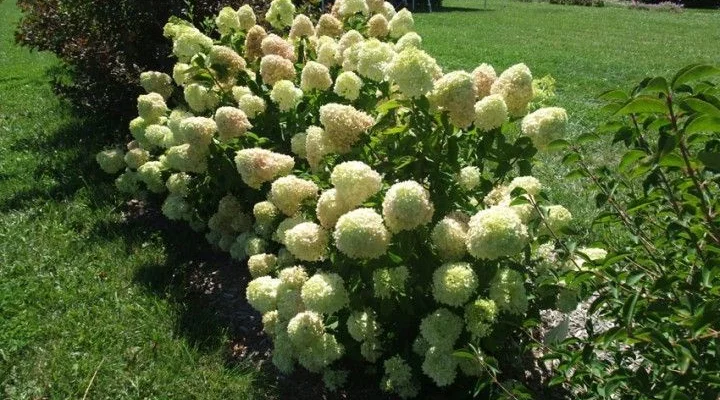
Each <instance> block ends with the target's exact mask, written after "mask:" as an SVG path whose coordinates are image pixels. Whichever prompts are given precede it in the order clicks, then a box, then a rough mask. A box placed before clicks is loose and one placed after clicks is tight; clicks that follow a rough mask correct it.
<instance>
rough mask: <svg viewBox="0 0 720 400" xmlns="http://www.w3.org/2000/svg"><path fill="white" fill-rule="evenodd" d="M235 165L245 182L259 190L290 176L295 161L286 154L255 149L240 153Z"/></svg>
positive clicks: (236, 157) (244, 150)
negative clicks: (271, 182) (282, 177)
mask: <svg viewBox="0 0 720 400" xmlns="http://www.w3.org/2000/svg"><path fill="white" fill-rule="evenodd" d="M235 165H236V166H237V170H238V172H239V173H240V176H241V177H242V180H243V182H245V183H246V184H247V185H248V186H250V187H251V188H255V189H259V188H260V185H262V184H263V183H264V182H269V181H272V180H273V179H275V178H276V177H279V176H284V175H287V174H289V173H290V172H291V171H292V169H293V166H294V165H295V161H294V160H293V158H292V157H290V156H286V155H284V154H279V153H273V152H272V151H270V150H265V149H258V148H254V149H243V150H240V151H238V152H237V154H236V156H235Z"/></svg>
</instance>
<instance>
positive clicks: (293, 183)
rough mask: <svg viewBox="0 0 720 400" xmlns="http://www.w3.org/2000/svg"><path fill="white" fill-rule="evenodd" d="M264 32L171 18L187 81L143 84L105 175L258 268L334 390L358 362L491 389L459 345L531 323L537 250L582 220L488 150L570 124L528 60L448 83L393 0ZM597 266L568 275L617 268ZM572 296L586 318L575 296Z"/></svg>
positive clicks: (177, 71)
mask: <svg viewBox="0 0 720 400" xmlns="http://www.w3.org/2000/svg"><path fill="white" fill-rule="evenodd" d="M265 20H266V21H267V23H268V24H269V25H270V26H271V27H272V28H264V27H262V26H260V25H258V24H257V18H256V16H255V13H254V12H253V9H252V8H251V7H250V6H248V5H245V6H242V7H240V8H239V9H233V8H230V7H225V8H222V9H221V10H220V12H219V13H218V15H217V16H216V17H215V19H214V21H215V26H216V27H217V32H215V33H214V34H215V35H216V36H215V37H210V36H207V35H206V34H205V33H203V32H201V31H200V30H198V29H197V28H194V27H192V26H191V25H190V24H188V23H182V22H172V23H168V24H167V25H166V26H165V30H164V31H165V35H166V36H167V37H168V38H170V39H172V41H173V53H174V54H175V56H176V57H177V58H178V61H179V62H178V63H177V64H176V65H175V67H174V68H173V71H172V76H170V75H168V74H166V73H162V72H152V71H149V72H145V73H143V74H142V75H141V76H140V84H141V85H142V87H143V88H144V89H145V91H146V92H147V93H146V94H143V95H141V96H139V98H138V101H137V110H138V115H139V116H138V117H137V118H136V119H134V120H133V121H132V122H131V123H130V127H129V128H130V133H131V134H132V136H133V139H134V140H133V141H132V142H131V143H130V144H128V146H127V150H120V149H110V150H105V151H102V152H100V153H98V154H97V155H96V161H97V162H98V164H99V166H100V168H101V169H102V170H103V171H105V172H107V173H109V174H120V176H119V177H118V178H117V179H116V186H117V187H118V189H119V190H121V191H124V192H128V193H131V194H133V195H137V196H142V197H143V198H145V196H146V193H145V192H152V195H150V197H148V198H155V197H158V196H162V197H163V200H164V201H163V204H162V211H163V213H164V214H165V215H166V216H167V217H168V218H169V219H172V220H182V221H186V222H188V223H189V224H190V225H191V226H192V227H193V229H196V230H197V231H199V232H202V233H204V234H205V236H206V238H207V240H208V241H209V242H210V243H211V244H213V245H214V247H215V248H219V249H220V250H222V251H225V252H227V253H229V254H230V255H231V256H232V257H233V258H234V259H235V260H238V261H241V262H243V263H246V264H247V268H248V271H249V274H250V276H251V277H252V280H251V281H250V282H249V284H248V285H247V288H246V298H247V301H248V303H249V304H250V305H251V306H252V307H253V308H255V309H256V310H257V311H258V312H260V313H261V314H262V322H263V327H264V331H265V332H266V333H267V335H268V336H269V337H270V338H271V339H272V341H273V344H274V348H273V364H274V365H275V366H276V367H277V368H278V369H279V370H280V371H281V372H283V373H290V372H291V371H292V370H293V369H294V368H295V367H296V366H298V365H299V366H301V367H302V368H305V369H307V370H309V371H312V372H317V373H322V374H323V377H324V380H325V382H326V384H327V385H328V387H329V388H331V389H333V390H334V389H337V388H338V387H339V386H340V385H342V383H343V382H344V380H345V378H346V377H347V371H344V370H342V369H340V368H339V367H338V360H339V359H340V358H341V357H342V356H343V354H345V352H346V351H347V352H348V353H351V354H359V355H360V356H362V358H363V359H364V360H365V361H367V362H369V363H375V365H376V366H377V368H382V369H383V371H384V374H383V377H382V381H381V383H380V385H381V387H382V388H383V389H384V390H386V391H389V392H393V393H394V394H396V395H399V396H400V397H401V398H412V397H417V396H418V395H419V394H420V387H421V385H423V384H424V383H422V382H421V379H424V380H425V381H427V382H431V381H432V382H434V384H436V385H437V386H448V385H451V384H452V383H453V382H455V378H456V375H457V371H458V370H460V371H463V372H464V373H466V374H469V375H477V374H478V373H479V370H478V366H477V365H473V364H472V363H471V362H468V361H467V360H461V359H458V358H457V357H456V356H454V355H453V353H454V351H455V350H456V349H458V348H461V347H464V346H466V344H467V343H468V342H473V343H474V344H476V345H480V344H483V342H484V340H483V341H481V339H483V338H487V337H488V336H492V335H493V334H494V333H495V328H496V326H498V324H499V323H500V322H502V321H503V318H508V315H513V316H516V317H518V316H520V317H521V316H523V315H524V314H525V313H526V312H528V309H529V306H530V305H529V301H528V297H529V293H527V292H526V287H527V288H528V289H529V288H531V287H532V286H531V283H532V282H531V281H530V276H531V274H525V273H524V272H521V271H525V269H523V268H524V267H525V265H524V264H523V263H525V262H527V260H525V258H524V257H522V256H523V255H525V254H529V253H530V252H531V251H535V252H537V250H536V249H537V248H539V247H540V246H539V245H541V244H542V243H539V241H541V240H549V239H548V238H549V237H553V234H554V235H555V236H557V235H560V234H562V233H563V232H567V229H566V228H567V227H568V225H569V223H570V222H571V218H572V215H571V214H570V211H569V210H567V209H566V208H564V207H562V206H559V205H550V206H548V205H546V204H545V203H544V202H543V200H542V199H543V196H541V195H540V194H541V190H542V185H541V184H540V182H539V181H538V180H537V179H536V178H534V177H532V176H520V177H517V178H515V179H513V180H511V181H509V183H508V181H505V180H504V179H503V176H499V175H504V174H505V173H503V174H498V175H493V172H494V171H493V168H495V167H494V166H495V165H497V164H502V163H503V162H505V161H510V160H503V159H498V157H502V156H496V155H493V157H490V158H489V159H484V158H483V157H484V156H483V154H486V153H485V152H486V151H489V150H492V149H491V148H492V147H493V146H495V143H503V146H511V145H512V144H511V143H512V141H511V140H506V139H507V138H506V135H513V134H514V133H515V132H516V131H517V130H513V129H507V128H508V123H509V122H511V123H512V122H515V121H518V119H519V118H521V117H524V118H523V119H522V122H521V123H520V125H521V132H522V134H523V135H525V136H527V137H529V138H530V139H531V140H532V142H533V144H534V146H535V147H536V148H538V149H545V148H547V147H548V144H549V143H550V142H552V141H553V140H555V139H557V138H560V137H562V135H563V134H564V132H565V130H566V129H567V128H566V127H567V115H566V113H565V111H564V110H563V109H560V108H554V107H551V108H543V109H540V110H537V111H535V112H533V113H532V114H529V115H525V114H526V113H527V108H528V104H529V103H530V101H531V100H532V97H533V89H532V88H533V86H532V75H531V73H530V71H529V69H528V68H527V67H526V66H525V65H523V64H518V65H515V66H511V67H510V68H508V69H507V70H505V71H503V72H500V71H498V73H499V76H498V73H496V71H495V69H494V68H493V67H492V66H491V65H488V64H481V65H480V66H478V67H477V68H475V69H474V70H473V71H472V72H466V71H454V72H447V73H444V72H443V71H442V69H441V68H440V67H439V66H438V63H437V61H436V60H435V59H434V58H433V57H432V56H431V55H430V54H428V53H427V52H426V51H424V50H423V42H422V38H421V37H420V35H418V34H417V33H416V32H414V20H413V16H412V14H411V13H410V12H409V11H408V10H405V9H403V10H400V11H398V12H396V11H395V9H394V7H393V6H392V4H390V3H389V2H385V1H382V0H337V1H335V2H334V5H333V8H332V10H331V12H330V13H327V14H323V15H322V16H321V17H320V18H319V20H318V21H317V23H315V24H313V21H312V20H311V19H310V18H309V17H308V16H306V15H303V14H297V13H296V9H295V6H294V5H293V2H292V1H291V0H272V1H271V2H270V5H269V9H268V11H267V14H265ZM218 34H219V38H218V37H217V35H218ZM533 104H534V103H533ZM524 142H525V143H527V139H524ZM497 146H498V147H500V146H501V145H500V144H498V145H497ZM486 147H487V148H486ZM523 161H525V160H523ZM524 166H525V165H523V167H524ZM520 169H521V170H522V167H521V168H520ZM513 171H514V170H513ZM495 172H496V171H495ZM512 174H513V172H509V173H508V175H512ZM493 182H495V183H494V184H495V185H496V187H495V188H494V189H492V191H490V192H489V193H487V191H488V190H489V189H490V188H491V187H492V185H493ZM518 188H520V189H522V190H517V189H518ZM534 201H538V202H542V205H538V206H537V207H535V206H536V204H531V202H534ZM541 218H542V221H539V219H541ZM551 244H552V243H551ZM546 247H547V245H546ZM545 252H547V251H545ZM579 252H580V253H582V254H576V255H575V257H576V258H575V259H574V260H571V261H574V262H571V263H568V262H566V261H563V262H562V265H559V266H557V267H559V268H557V271H564V270H565V268H568V267H570V265H569V264H573V267H578V266H579V267H582V266H583V263H585V262H586V260H587V259H590V260H600V259H602V258H603V257H605V253H603V250H602V249H584V250H582V249H581V250H580V251H579ZM535 261H537V258H533V259H532V260H531V261H530V262H533V263H534V262H535ZM543 262H544V263H545V264H549V265H550V266H549V267H547V268H551V267H552V264H553V262H555V261H549V258H548V259H547V260H544V261H543ZM555 263H556V264H557V263H559V262H555ZM527 267H528V268H534V267H535V266H534V265H533V266H527ZM585 268H588V265H586V266H585ZM538 270H539V269H537V268H535V269H533V271H538ZM530 294H532V293H530ZM556 298H557V299H558V305H560V306H561V307H562V308H563V309H569V308H570V306H571V305H573V301H574V300H576V298H577V294H576V293H575V292H572V291H570V290H565V291H563V292H558V297H556ZM400 313H403V315H402V316H401V315H399V314H400ZM513 318H515V317H513ZM501 339H503V338H496V337H492V340H488V342H494V341H499V340H501ZM404 340H407V341H408V342H407V343H408V344H409V343H411V342H412V340H415V342H414V343H413V346H412V350H413V351H414V352H415V353H416V355H413V354H406V353H409V350H410V349H409V347H410V346H405V343H401V342H402V341H404ZM406 350H407V351H406ZM417 356H419V358H418V357H417ZM423 375H424V377H423Z"/></svg>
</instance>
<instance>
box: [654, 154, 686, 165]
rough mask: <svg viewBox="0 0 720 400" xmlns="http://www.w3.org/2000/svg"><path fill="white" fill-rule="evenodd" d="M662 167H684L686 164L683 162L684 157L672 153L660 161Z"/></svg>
mask: <svg viewBox="0 0 720 400" xmlns="http://www.w3.org/2000/svg"><path fill="white" fill-rule="evenodd" d="M659 164H660V166H662V167H680V168H682V167H684V166H685V162H684V161H683V159H682V157H680V156H679V155H677V154H675V153H670V154H666V155H664V156H662V157H661V158H660V161H659Z"/></svg>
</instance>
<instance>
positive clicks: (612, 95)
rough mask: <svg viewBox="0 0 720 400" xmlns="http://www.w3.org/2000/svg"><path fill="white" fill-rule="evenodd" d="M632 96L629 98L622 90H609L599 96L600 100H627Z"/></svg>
mask: <svg viewBox="0 0 720 400" xmlns="http://www.w3.org/2000/svg"><path fill="white" fill-rule="evenodd" d="M629 97H630V96H628V94H627V93H625V92H624V91H622V90H620V89H614V90H608V91H607V92H603V93H601V94H600V95H599V96H598V99H600V100H606V101H610V100H623V101H625V100H627V99H628V98H629Z"/></svg>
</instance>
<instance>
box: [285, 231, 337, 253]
mask: <svg viewBox="0 0 720 400" xmlns="http://www.w3.org/2000/svg"><path fill="white" fill-rule="evenodd" d="M328 242H329V236H328V233H327V231H326V230H325V229H323V228H322V227H321V226H320V225H317V224H315V223H313V222H303V223H301V224H298V225H295V226H294V227H292V228H291V229H288V230H287V231H286V232H285V245H286V246H287V249H288V250H290V252H291V253H292V254H293V255H294V256H295V258H297V259H298V260H302V261H320V260H323V259H324V258H325V257H326V256H327V251H328Z"/></svg>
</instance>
